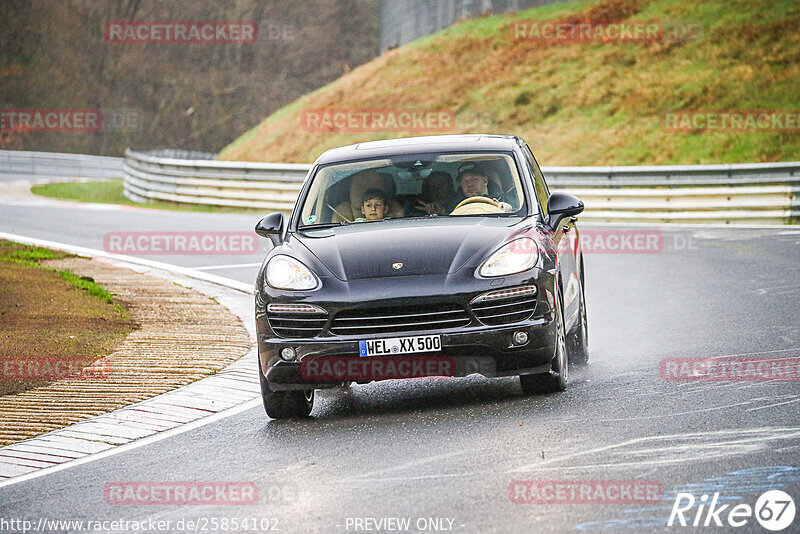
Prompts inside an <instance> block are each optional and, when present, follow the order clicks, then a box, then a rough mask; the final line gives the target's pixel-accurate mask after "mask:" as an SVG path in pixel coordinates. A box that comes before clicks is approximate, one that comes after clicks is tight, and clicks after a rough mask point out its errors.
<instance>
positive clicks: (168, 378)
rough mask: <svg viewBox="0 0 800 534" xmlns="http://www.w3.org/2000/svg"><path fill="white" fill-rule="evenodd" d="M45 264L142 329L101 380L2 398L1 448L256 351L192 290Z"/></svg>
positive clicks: (101, 268) (102, 269) (227, 315)
mask: <svg viewBox="0 0 800 534" xmlns="http://www.w3.org/2000/svg"><path fill="white" fill-rule="evenodd" d="M42 264H43V265H48V266H50V267H54V268H58V269H66V270H69V271H72V272H74V273H77V274H79V275H82V276H90V277H92V278H93V279H94V280H95V281H96V282H97V283H99V284H100V285H102V286H103V287H105V288H106V289H107V290H108V291H110V292H111V293H112V294H113V295H114V297H115V300H116V301H118V302H120V303H122V304H123V305H124V306H125V308H126V309H127V310H128V312H129V313H130V315H131V317H132V319H133V320H134V321H135V322H136V323H137V324H138V325H139V328H138V329H137V330H135V331H133V332H132V333H131V334H130V335H129V336H128V337H127V338H126V339H125V340H124V341H123V342H122V343H121V344H120V345H119V346H118V347H117V348H116V350H115V351H114V352H113V353H112V354H110V355H109V356H107V357H105V358H102V359H100V360H98V361H97V362H95V363H94V364H93V366H96V367H97V368H98V369H101V370H102V372H99V373H98V376H99V378H98V377H95V378H93V379H64V380H58V381H55V382H52V383H50V384H48V385H46V386H42V387H39V388H35V389H32V390H28V391H25V392H22V393H17V394H12V395H7V396H4V397H0V421H3V424H2V426H1V427H0V446H5V445H9V444H11V443H15V442H18V441H22V440H25V439H29V438H32V437H34V436H38V435H40V434H43V433H46V432H49V431H52V430H56V429H60V428H64V427H67V426H69V425H72V424H74V423H78V422H80V421H83V420H86V419H88V418H90V417H94V416H97V415H100V414H103V413H106V412H110V411H112V410H115V409H117V408H120V407H122V406H126V405H129V404H133V403H136V402H140V401H143V400H145V399H148V398H151V397H154V396H156V395H160V394H162V393H166V392H168V391H171V390H173V389H176V388H178V387H181V386H185V385H187V384H189V383H191V382H194V381H196V380H199V379H201V378H204V377H207V376H209V375H211V374H214V373H216V372H217V371H219V370H221V369H223V368H224V367H226V366H227V365H229V364H230V363H232V362H234V361H236V360H237V359H239V358H240V357H241V356H243V355H245V354H246V353H247V352H248V351H249V350H250V349H251V340H250V337H249V334H248V332H247V330H246V329H245V327H244V325H243V324H242V323H241V321H240V320H239V318H237V317H236V316H235V315H233V314H232V313H231V312H230V311H228V310H227V309H226V308H225V307H224V306H222V305H221V304H219V303H217V302H216V301H214V300H213V299H211V298H209V297H206V296H205V295H202V294H200V293H198V292H196V291H194V290H191V289H187V288H185V287H182V286H179V285H177V284H175V283H172V282H170V281H168V280H164V279H161V278H157V277H153V276H147V275H144V274H139V273H136V272H134V271H132V270H129V269H124V268H121V267H116V266H112V265H109V264H108V263H106V262H103V261H97V260H89V259H85V258H66V259H60V260H50V261H47V262H42ZM43 335H46V333H43Z"/></svg>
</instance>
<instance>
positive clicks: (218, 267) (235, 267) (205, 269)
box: [194, 263, 261, 271]
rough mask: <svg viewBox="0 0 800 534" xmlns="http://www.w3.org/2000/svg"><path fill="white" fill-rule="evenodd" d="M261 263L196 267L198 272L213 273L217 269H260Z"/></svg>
mask: <svg viewBox="0 0 800 534" xmlns="http://www.w3.org/2000/svg"><path fill="white" fill-rule="evenodd" d="M260 266H261V263H232V264H228V265H206V266H204V267H195V268H194V269H195V270H196V271H213V270H215V269H239V268H240V267H260Z"/></svg>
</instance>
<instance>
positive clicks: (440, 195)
mask: <svg viewBox="0 0 800 534" xmlns="http://www.w3.org/2000/svg"><path fill="white" fill-rule="evenodd" d="M454 193H455V191H454V190H453V179H452V178H451V177H450V175H449V174H448V173H446V172H443V171H433V172H432V173H430V174H429V175H428V176H427V177H426V178H425V181H424V182H422V192H421V194H420V198H418V199H417V200H416V202H415V203H414V207H413V208H414V210H415V212H417V213H418V214H419V215H433V214H436V215H444V214H445V213H447V212H446V211H445V207H446V206H447V203H448V201H449V200H450V197H452V196H453V194H454Z"/></svg>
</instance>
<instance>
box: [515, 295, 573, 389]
mask: <svg viewBox="0 0 800 534" xmlns="http://www.w3.org/2000/svg"><path fill="white" fill-rule="evenodd" d="M559 300H560V299H559ZM555 315H556V348H555V354H554V356H553V365H552V368H551V371H550V372H549V373H540V374H535V375H520V377H519V383H520V386H522V392H523V393H524V394H525V395H534V394H537V393H557V392H559V391H564V390H566V389H567V380H568V379H569V363H568V361H567V346H566V334H565V331H564V317H563V315H562V312H561V309H557V310H556V313H555Z"/></svg>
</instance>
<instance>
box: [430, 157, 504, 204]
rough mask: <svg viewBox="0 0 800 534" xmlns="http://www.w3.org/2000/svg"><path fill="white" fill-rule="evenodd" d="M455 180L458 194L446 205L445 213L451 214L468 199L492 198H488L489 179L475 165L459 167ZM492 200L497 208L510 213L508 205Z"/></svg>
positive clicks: (468, 164)
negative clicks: (457, 182) (458, 186)
mask: <svg viewBox="0 0 800 534" xmlns="http://www.w3.org/2000/svg"><path fill="white" fill-rule="evenodd" d="M457 179H458V181H459V185H460V188H459V191H458V194H456V195H455V197H454V198H452V199H451V200H450V202H449V203H448V205H447V208H446V211H447V213H450V212H452V211H453V210H454V209H455V207H456V206H457V205H458V204H459V203H460V202H461V201H463V200H466V199H468V198H470V197H487V198H492V197H490V196H489V177H488V176H487V175H486V173H485V172H484V171H483V170H482V169H481V168H480V167H479V166H478V165H477V164H475V163H465V164H464V165H462V166H461V167H459V168H458V178H457ZM498 196H499V195H498ZM493 200H495V201H497V202H498V203H499V207H500V209H502V210H503V211H511V209H512V208H511V205H510V204H508V203H506V202H503V201H501V200H500V198H494V199H493Z"/></svg>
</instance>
